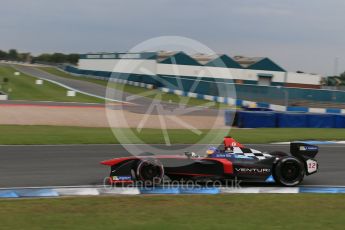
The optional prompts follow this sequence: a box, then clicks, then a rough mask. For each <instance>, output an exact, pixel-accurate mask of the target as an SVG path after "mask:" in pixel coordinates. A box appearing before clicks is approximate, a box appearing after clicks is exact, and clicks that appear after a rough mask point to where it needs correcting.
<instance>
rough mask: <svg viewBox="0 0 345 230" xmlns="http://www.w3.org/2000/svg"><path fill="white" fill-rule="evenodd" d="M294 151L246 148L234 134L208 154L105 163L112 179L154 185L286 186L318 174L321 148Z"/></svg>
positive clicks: (301, 146)
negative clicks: (202, 182)
mask: <svg viewBox="0 0 345 230" xmlns="http://www.w3.org/2000/svg"><path fill="white" fill-rule="evenodd" d="M290 153H291V154H287V153H284V152H279V151H276V152H270V153H266V152H260V151H258V150H255V149H251V148H245V147H244V146H243V145H242V144H240V143H238V142H237V141H235V140H234V139H233V138H231V137H225V138H224V145H223V146H221V147H218V148H215V147H210V148H209V149H208V150H207V153H206V155H205V156H199V155H197V154H195V153H193V152H187V153H184V154H183V155H150V154H147V155H146V156H129V157H120V158H114V159H111V160H106V161H103V162H101V164H103V165H107V166H110V167H111V171H110V177H109V182H110V183H111V184H116V183H122V184H123V183H135V182H138V181H141V182H148V181H151V182H152V183H154V184H159V183H161V182H162V180H163V178H166V177H168V178H169V179H170V180H182V179H183V180H195V181H196V180H205V179H206V180H220V181H225V180H234V179H236V180H240V181H243V182H270V183H274V182H275V183H278V184H280V185H284V186H296V185H298V184H300V183H301V182H302V180H303V178H304V176H305V175H310V174H313V173H316V172H317V170H318V163H317V161H316V160H315V156H316V154H317V153H318V147H317V146H314V145H310V144H305V143H300V142H296V143H291V144H290Z"/></svg>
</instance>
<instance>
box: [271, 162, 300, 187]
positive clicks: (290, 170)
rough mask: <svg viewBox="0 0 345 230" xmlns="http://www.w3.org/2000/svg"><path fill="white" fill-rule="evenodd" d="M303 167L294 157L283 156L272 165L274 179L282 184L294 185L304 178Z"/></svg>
mask: <svg viewBox="0 0 345 230" xmlns="http://www.w3.org/2000/svg"><path fill="white" fill-rule="evenodd" d="M304 174H305V169H304V165H303V163H302V162H301V161H300V160H298V159H297V158H295V157H290V156H288V157H283V158H281V159H279V160H278V162H277V163H276V165H275V167H274V173H273V176H274V179H275V181H276V182H277V183H279V184H281V185H284V186H296V185H298V184H300V183H301V182H302V180H303V178H304Z"/></svg>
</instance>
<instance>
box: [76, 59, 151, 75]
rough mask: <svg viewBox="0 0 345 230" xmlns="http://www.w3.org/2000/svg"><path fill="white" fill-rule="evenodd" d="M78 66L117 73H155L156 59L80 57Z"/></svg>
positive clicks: (84, 68)
mask: <svg viewBox="0 0 345 230" xmlns="http://www.w3.org/2000/svg"><path fill="white" fill-rule="evenodd" d="M78 67H79V68H80V69H83V70H96V71H106V72H117V73H134V74H145V75H155V74H156V60H142V59H80V60H79V63H78Z"/></svg>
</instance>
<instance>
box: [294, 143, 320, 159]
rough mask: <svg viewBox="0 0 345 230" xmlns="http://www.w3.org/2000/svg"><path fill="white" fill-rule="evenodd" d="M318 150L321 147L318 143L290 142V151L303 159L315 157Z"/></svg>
mask: <svg viewBox="0 0 345 230" xmlns="http://www.w3.org/2000/svg"><path fill="white" fill-rule="evenodd" d="M318 152H319V147H317V146H316V145H310V144H306V143H303V142H292V143H291V144H290V153H291V154H292V155H293V156H294V157H297V158H299V159H300V160H303V161H306V160H308V159H313V158H315V156H316V154H317V153H318Z"/></svg>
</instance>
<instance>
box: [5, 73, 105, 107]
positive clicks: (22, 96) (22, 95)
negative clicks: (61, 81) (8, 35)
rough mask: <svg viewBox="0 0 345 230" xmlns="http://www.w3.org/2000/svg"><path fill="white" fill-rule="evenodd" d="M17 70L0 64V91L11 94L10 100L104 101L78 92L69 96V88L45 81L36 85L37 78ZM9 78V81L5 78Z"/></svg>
mask: <svg viewBox="0 0 345 230" xmlns="http://www.w3.org/2000/svg"><path fill="white" fill-rule="evenodd" d="M14 72H17V71H16V70H15V69H13V68H12V67H10V66H0V86H1V89H0V91H4V92H6V93H7V94H8V95H9V99H10V100H30V101H60V102H91V103H102V102H104V100H101V99H98V98H95V97H91V96H86V95H83V94H79V93H77V95H76V96H75V97H67V96H66V93H67V89H65V88H63V87H61V86H58V85H56V84H53V83H50V82H47V81H44V83H43V85H36V84H35V81H36V80H37V78H35V77H32V76H28V75H26V74H24V73H21V75H20V76H15V75H14ZM5 78H7V79H8V80H9V81H8V83H4V82H3V80H4V79H5Z"/></svg>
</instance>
